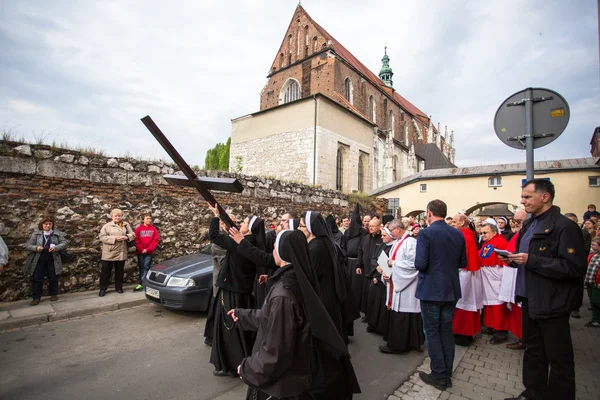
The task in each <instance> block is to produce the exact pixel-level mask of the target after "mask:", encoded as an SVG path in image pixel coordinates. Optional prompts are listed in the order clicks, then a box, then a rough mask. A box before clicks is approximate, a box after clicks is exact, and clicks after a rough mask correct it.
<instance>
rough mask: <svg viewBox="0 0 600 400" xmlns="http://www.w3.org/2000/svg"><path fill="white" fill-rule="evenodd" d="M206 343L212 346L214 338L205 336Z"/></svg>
mask: <svg viewBox="0 0 600 400" xmlns="http://www.w3.org/2000/svg"><path fill="white" fill-rule="evenodd" d="M204 344H205V345H207V346H212V338H211V337H205V338H204Z"/></svg>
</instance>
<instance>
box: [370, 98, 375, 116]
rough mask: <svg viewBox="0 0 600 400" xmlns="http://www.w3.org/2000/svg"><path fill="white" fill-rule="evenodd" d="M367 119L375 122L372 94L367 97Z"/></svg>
mask: <svg viewBox="0 0 600 400" xmlns="http://www.w3.org/2000/svg"><path fill="white" fill-rule="evenodd" d="M369 119H371V121H373V122H375V98H374V97H373V96H370V97H369Z"/></svg>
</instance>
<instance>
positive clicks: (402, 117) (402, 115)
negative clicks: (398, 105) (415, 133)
mask: <svg viewBox="0 0 600 400" xmlns="http://www.w3.org/2000/svg"><path fill="white" fill-rule="evenodd" d="M400 122H404V111H400Z"/></svg>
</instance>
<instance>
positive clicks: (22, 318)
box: [0, 285, 148, 331]
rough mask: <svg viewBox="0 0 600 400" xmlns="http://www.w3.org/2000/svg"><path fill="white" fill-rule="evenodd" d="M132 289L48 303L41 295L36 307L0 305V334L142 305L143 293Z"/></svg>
mask: <svg viewBox="0 0 600 400" xmlns="http://www.w3.org/2000/svg"><path fill="white" fill-rule="evenodd" d="M134 286H135V285H134ZM134 286H124V287H123V290H124V293H122V294H118V293H116V292H115V291H114V289H109V290H108V291H107V293H106V296H104V297H99V296H98V291H96V290H93V291H87V292H80V293H64V294H60V295H59V296H58V301H52V302H51V301H50V298H49V297H47V296H44V297H42V302H41V303H40V304H38V305H37V306H30V305H29V302H30V301H31V299H29V300H19V301H11V302H4V303H0V331H4V330H10V329H16V328H23V327H26V326H32V325H38V324H43V323H46V322H52V321H59V320H63V319H69V318H75V317H81V316H85V315H92V314H97V313H101V312H106V311H113V310H118V309H123V308H130V307H135V306H139V305H142V304H146V303H147V302H148V301H147V300H146V298H145V295H144V292H142V291H140V292H134V291H133V288H134Z"/></svg>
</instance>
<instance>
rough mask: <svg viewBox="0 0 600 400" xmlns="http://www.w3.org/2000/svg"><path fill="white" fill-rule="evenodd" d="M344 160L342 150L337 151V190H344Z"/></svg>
mask: <svg viewBox="0 0 600 400" xmlns="http://www.w3.org/2000/svg"><path fill="white" fill-rule="evenodd" d="M343 162H344V160H343V158H342V149H338V151H337V161H336V171H335V189H336V190H340V191H341V190H342V184H343V180H342V176H343V175H344V164H343Z"/></svg>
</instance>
